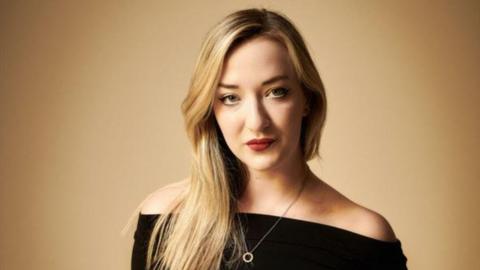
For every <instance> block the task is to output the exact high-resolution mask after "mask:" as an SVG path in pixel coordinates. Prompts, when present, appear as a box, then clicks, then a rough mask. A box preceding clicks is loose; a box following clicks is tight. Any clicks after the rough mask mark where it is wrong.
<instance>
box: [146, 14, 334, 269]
mask: <svg viewBox="0 0 480 270" xmlns="http://www.w3.org/2000/svg"><path fill="white" fill-rule="evenodd" d="M257 36H268V37H271V38H274V39H276V40H278V41H280V42H281V43H282V44H283V45H284V46H285V47H286V48H287V49H288V53H289V56H290V57H291V59H292V63H293V64H294V69H295V72H296V74H297V76H298V79H299V81H300V82H301V85H302V88H303V90H304V91H305V93H306V94H307V95H308V96H309V102H310V104H309V108H310V112H309V114H308V115H307V116H306V117H305V118H304V119H303V123H302V133H301V144H302V145H301V146H302V151H303V154H304V157H305V160H306V161H308V160H311V159H313V158H315V157H320V156H319V144H320V137H321V134H322V130H323V126H324V122H325V118H326V96H325V90H324V87H323V83H322V81H321V79H320V76H319V73H318V71H317V69H316V67H315V65H314V62H313V60H312V58H311V56H310V54H309V52H308V50H307V47H306V45H305V43H304V41H303V39H302V37H301V35H300V33H299V32H298V30H297V29H296V28H295V26H294V25H293V24H292V23H291V22H290V21H289V20H288V19H287V17H286V16H285V15H282V14H280V13H279V12H274V11H270V10H266V9H245V10H239V11H236V12H234V13H232V14H229V15H228V16H226V17H225V18H223V19H222V20H221V21H220V22H218V23H217V24H216V25H215V26H214V27H213V28H212V29H211V30H210V31H209V32H208V34H207V36H206V38H205V40H204V42H203V44H202V47H201V50H200V53H199V56H198V59H197V61H196V64H195V67H194V71H193V75H192V79H191V82H190V87H189V90H188V93H187V95H186V97H185V99H184V100H183V102H182V105H181V109H182V113H183V116H184V121H185V129H186V132H187V135H188V138H189V140H190V142H191V145H192V148H193V151H192V163H191V175H190V182H189V185H188V188H187V190H186V191H185V192H184V193H182V194H181V196H180V197H179V198H178V199H177V200H176V201H177V202H178V203H177V204H176V205H173V206H171V207H170V208H169V209H168V211H167V212H166V213H162V214H161V215H160V217H159V218H158V219H157V221H156V223H155V225H154V227H153V231H152V234H151V237H150V240H149V243H148V251H147V269H155V270H157V269H158V270H162V269H170V270H199V269H201V270H203V269H205V270H210V269H212V270H213V269H219V268H220V266H221V265H222V263H223V264H225V265H226V266H227V267H229V268H231V269H234V268H233V267H234V266H235V264H236V263H239V262H240V261H241V255H242V251H244V250H245V240H244V232H243V230H242V228H241V227H240V226H239V225H238V223H237V222H236V220H235V213H236V211H237V200H238V198H240V196H241V194H242V190H243V188H244V186H243V179H245V177H246V169H245V168H244V167H243V164H242V162H241V161H240V160H238V159H237V158H236V157H235V156H234V155H233V153H232V152H231V151H230V150H229V148H228V147H227V145H226V143H225V140H224V138H223V135H222V133H221V131H220V129H219V128H218V125H217V123H216V120H215V117H214V115H213V113H212V103H213V100H214V93H215V89H216V87H217V84H218V82H219V79H220V75H221V71H222V66H223V63H224V59H225V58H226V56H227V54H228V53H229V52H230V51H231V50H232V48H234V47H235V46H237V45H238V44H240V43H241V42H243V41H245V40H248V39H251V38H253V37H257ZM173 211H175V213H174V212H173ZM159 239H160V240H161V241H158V240H159ZM157 243H158V244H157ZM226 251H227V252H226Z"/></svg>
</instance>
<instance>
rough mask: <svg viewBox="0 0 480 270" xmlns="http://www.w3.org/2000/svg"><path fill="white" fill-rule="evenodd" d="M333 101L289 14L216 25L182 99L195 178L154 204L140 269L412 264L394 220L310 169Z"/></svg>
mask: <svg viewBox="0 0 480 270" xmlns="http://www.w3.org/2000/svg"><path fill="white" fill-rule="evenodd" d="M326 108H327V107H326V96H325V91H324V88H323V85H322V81H321V79H320V76H319V74H318V72H317V70H316V68H315V65H314V63H313V61H312V59H311V57H310V54H309V52H308V50H307V48H306V46H305V44H304V41H303V39H302V37H301V36H300V34H299V33H298V31H297V30H296V29H295V27H294V26H293V24H292V23H291V22H289V21H288V19H287V18H286V17H285V16H283V15H281V14H279V13H277V12H272V11H268V10H265V9H248V10H241V11H237V12H234V13H232V14H230V15H228V16H227V17H225V18H224V19H223V20H222V21H221V22H219V23H218V24H217V25H216V26H215V27H214V28H213V29H212V30H211V31H210V32H209V33H208V35H207V38H206V40H205V42H204V44H203V46H202V48H201V52H200V56H199V58H198V60H197V63H196V66H195V69H194V74H193V78H192V80H191V85H190V89H189V92H188V95H187V96H186V98H185V99H184V101H183V103H182V112H183V115H184V118H185V126H186V130H187V133H188V136H189V139H190V141H191V143H192V147H193V162H192V167H191V174H190V177H188V178H187V179H185V180H183V181H180V182H177V183H174V184H171V185H168V186H166V187H163V188H161V189H160V190H157V191H155V192H153V193H152V194H150V196H148V197H147V198H146V199H145V200H144V201H143V202H142V204H141V207H139V208H141V213H140V215H139V219H138V224H137V230H136V232H135V243H134V247H133V254H132V269H138V270H140V269H182V270H184V269H406V257H405V256H404V255H403V252H402V249H401V244H400V241H399V240H398V239H397V238H396V236H395V234H394V232H393V230H392V228H391V227H390V225H389V223H388V221H387V220H386V219H385V218H384V217H382V216H381V215H380V214H378V213H376V212H374V211H372V210H369V209H367V208H365V207H363V206H361V205H359V204H357V203H355V202H353V201H351V200H349V199H348V198H346V197H345V196H343V195H342V194H340V193H339V192H338V191H336V190H335V189H333V188H332V187H331V186H329V185H328V184H327V183H325V182H324V181H322V180H321V179H319V178H318V177H317V176H315V174H314V173H313V172H312V171H311V170H310V169H309V167H308V164H307V161H309V160H311V159H313V158H315V157H319V143H320V137H321V133H322V129H323V126H324V122H325V117H326Z"/></svg>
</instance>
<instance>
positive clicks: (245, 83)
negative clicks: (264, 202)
mask: <svg viewBox="0 0 480 270" xmlns="http://www.w3.org/2000/svg"><path fill="white" fill-rule="evenodd" d="M305 104H306V100H305V97H304V94H303V91H302V89H301V86H300V83H299V82H298V80H297V78H296V75H295V72H294V69H293V65H292V63H291V60H290V57H289V55H288V52H287V49H286V48H285V47H283V46H282V45H281V44H280V43H278V42H277V41H274V40H272V39H268V38H265V37H257V38H254V39H251V40H249V41H246V42H244V43H242V44H241V45H240V46H238V47H236V48H235V49H234V50H233V51H232V52H231V53H230V54H229V55H228V56H227V58H226V59H225V62H224V66H223V72H222V75H221V78H220V84H219V85H218V88H217V89H216V93H215V101H214V103H213V111H214V115H215V118H216V120H217V122H218V125H219V127H220V130H221V131H222V134H223V136H224V138H225V142H226V143H227V145H228V147H229V148H230V150H231V151H232V153H233V154H234V155H235V156H236V157H237V158H238V159H240V160H241V161H242V162H243V163H244V164H246V165H247V167H248V168H249V169H254V170H273V169H276V168H278V167H279V166H282V165H286V164H287V163H288V162H291V161H292V160H294V159H298V158H302V156H301V149H300V129H301V122H302V117H303V116H305V115H306V112H305ZM259 138H272V139H274V142H273V143H271V144H270V145H269V146H268V147H267V148H266V149H263V150H260V151H259V150H258V149H257V150H254V149H252V147H251V146H249V145H248V144H247V142H248V141H250V140H252V139H259Z"/></svg>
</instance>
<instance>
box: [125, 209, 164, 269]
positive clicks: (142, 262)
mask: <svg viewBox="0 0 480 270" xmlns="http://www.w3.org/2000/svg"><path fill="white" fill-rule="evenodd" d="M157 218H158V215H143V214H140V215H139V217H138V223H137V228H136V230H135V234H134V243H133V250H132V259H131V269H132V270H146V269H145V268H146V260H147V249H148V240H149V239H150V235H151V233H152V229H153V226H154V225H155V221H156V220H157Z"/></svg>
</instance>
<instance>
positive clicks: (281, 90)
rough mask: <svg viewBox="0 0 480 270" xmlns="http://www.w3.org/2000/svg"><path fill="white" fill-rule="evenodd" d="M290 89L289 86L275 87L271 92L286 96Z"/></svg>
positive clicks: (278, 95)
mask: <svg viewBox="0 0 480 270" xmlns="http://www.w3.org/2000/svg"><path fill="white" fill-rule="evenodd" d="M288 91H289V90H288V89H287V88H284V87H280V88H275V89H273V90H272V91H271V92H270V93H273V94H274V96H277V97H281V96H286V95H287V93H288Z"/></svg>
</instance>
